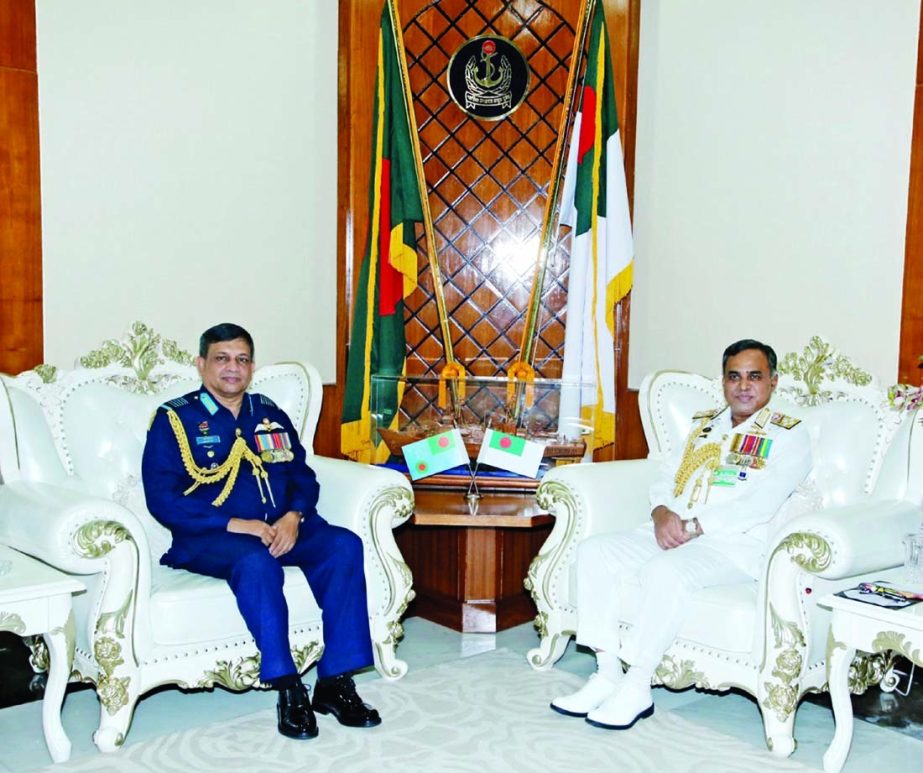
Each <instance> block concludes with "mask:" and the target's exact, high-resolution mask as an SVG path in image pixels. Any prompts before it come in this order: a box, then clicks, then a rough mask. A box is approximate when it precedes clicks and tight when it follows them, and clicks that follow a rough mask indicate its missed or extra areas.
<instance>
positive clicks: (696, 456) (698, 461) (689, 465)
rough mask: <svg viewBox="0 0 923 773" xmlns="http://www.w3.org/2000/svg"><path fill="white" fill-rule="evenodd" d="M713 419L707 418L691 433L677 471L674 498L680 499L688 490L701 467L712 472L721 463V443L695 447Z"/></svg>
mask: <svg viewBox="0 0 923 773" xmlns="http://www.w3.org/2000/svg"><path fill="white" fill-rule="evenodd" d="M711 418H712V417H711V416H707V417H705V418H704V419H703V420H702V421H701V422H699V424H698V425H697V426H695V427H693V429H692V432H690V433H689V439H688V440H687V441H686V450H685V451H683V459H682V461H681V462H680V463H679V469H677V471H676V478H675V479H674V486H673V496H674V497H678V496H679V495H680V494H682V493H683V489H684V488H686V484H687V483H688V482H689V479H690V478H691V477H692V476H693V475H695V472H696V470H698V469H699V468H700V467H705V468H706V469H707V470H708V471H709V472H710V471H711V470H713V469H715V467H717V466H718V463H719V462H720V461H721V444H720V443H706V444H705V445H703V446H701V447H699V448H696V447H695V441H696V438H697V437H698V436H699V433H701V431H702V429H703V428H704V427H705V425H706V424H708V422H709V421H711Z"/></svg>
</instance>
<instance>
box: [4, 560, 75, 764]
mask: <svg viewBox="0 0 923 773" xmlns="http://www.w3.org/2000/svg"><path fill="white" fill-rule="evenodd" d="M0 561H9V562H10V564H11V571H9V572H7V573H6V574H0V631H12V632H13V633H15V634H18V635H19V636H32V635H41V636H42V637H44V639H45V644H46V645H48V658H49V667H48V683H47V685H46V686H45V699H44V701H43V704H42V726H43V729H44V731H45V743H46V744H47V745H48V751H49V752H50V754H51V758H52V759H53V760H54V761H55V762H64V761H65V760H67V759H68V758H69V757H70V753H71V742H70V740H69V739H68V737H67V735H65V733H64V728H63V726H62V725H61V703H62V701H63V700H64V688H65V687H66V686H67V680H68V678H69V677H70V672H71V665H72V664H73V658H74V641H75V639H74V620H73V616H72V615H71V594H73V593H76V592H78V591H82V590H84V586H83V585H82V584H81V583H80V582H78V581H77V580H75V579H73V578H72V577H68V576H67V575H66V574H62V573H61V572H59V571H57V570H56V569H52V568H51V567H50V566H47V565H45V564H43V563H41V562H40V561H36V560H35V559H34V558H30V557H29V556H26V555H23V554H22V553H19V552H18V551H15V550H11V549H10V548H8V547H5V546H3V545H0Z"/></svg>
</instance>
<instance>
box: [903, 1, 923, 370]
mask: <svg viewBox="0 0 923 773" xmlns="http://www.w3.org/2000/svg"><path fill="white" fill-rule="evenodd" d="M920 41H923V13H921V14H920V33H919V35H918V44H917V80H916V84H917V85H916V91H915V95H914V106H913V139H912V141H911V149H910V190H909V192H908V198H907V237H906V244H905V247H904V297H903V304H902V306H901V343H900V354H899V359H898V374H897V380H898V381H900V382H902V383H905V384H921V383H923V363H921V362H920V357H921V356H923V46H921V45H920Z"/></svg>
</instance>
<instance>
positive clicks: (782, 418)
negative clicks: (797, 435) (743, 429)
mask: <svg viewBox="0 0 923 773" xmlns="http://www.w3.org/2000/svg"><path fill="white" fill-rule="evenodd" d="M769 421H770V422H771V423H773V424H775V425H776V426H777V427H782V429H792V427H797V426H798V425H799V424H801V419H796V418H794V417H792V416H786V415H785V414H784V413H774V414H772V418H771V419H770V420H769Z"/></svg>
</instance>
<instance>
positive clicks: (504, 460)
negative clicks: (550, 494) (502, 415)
mask: <svg viewBox="0 0 923 773" xmlns="http://www.w3.org/2000/svg"><path fill="white" fill-rule="evenodd" d="M544 451H545V446H544V444H543V443H536V442H535V441H534V440H526V439H525V438H522V437H519V436H518V435H510V434H508V433H506V432H497V431H496V430H493V429H489V430H487V432H485V433H484V440H483V441H482V442H481V450H480V451H479V452H478V464H489V465H491V466H492V467H497V468H498V469H501V470H509V471H510V472H515V473H516V474H517V475H524V476H525V477H527V478H534V477H535V476H536V475H538V468H539V466H540V465H541V463H542V455H543V453H544Z"/></svg>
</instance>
